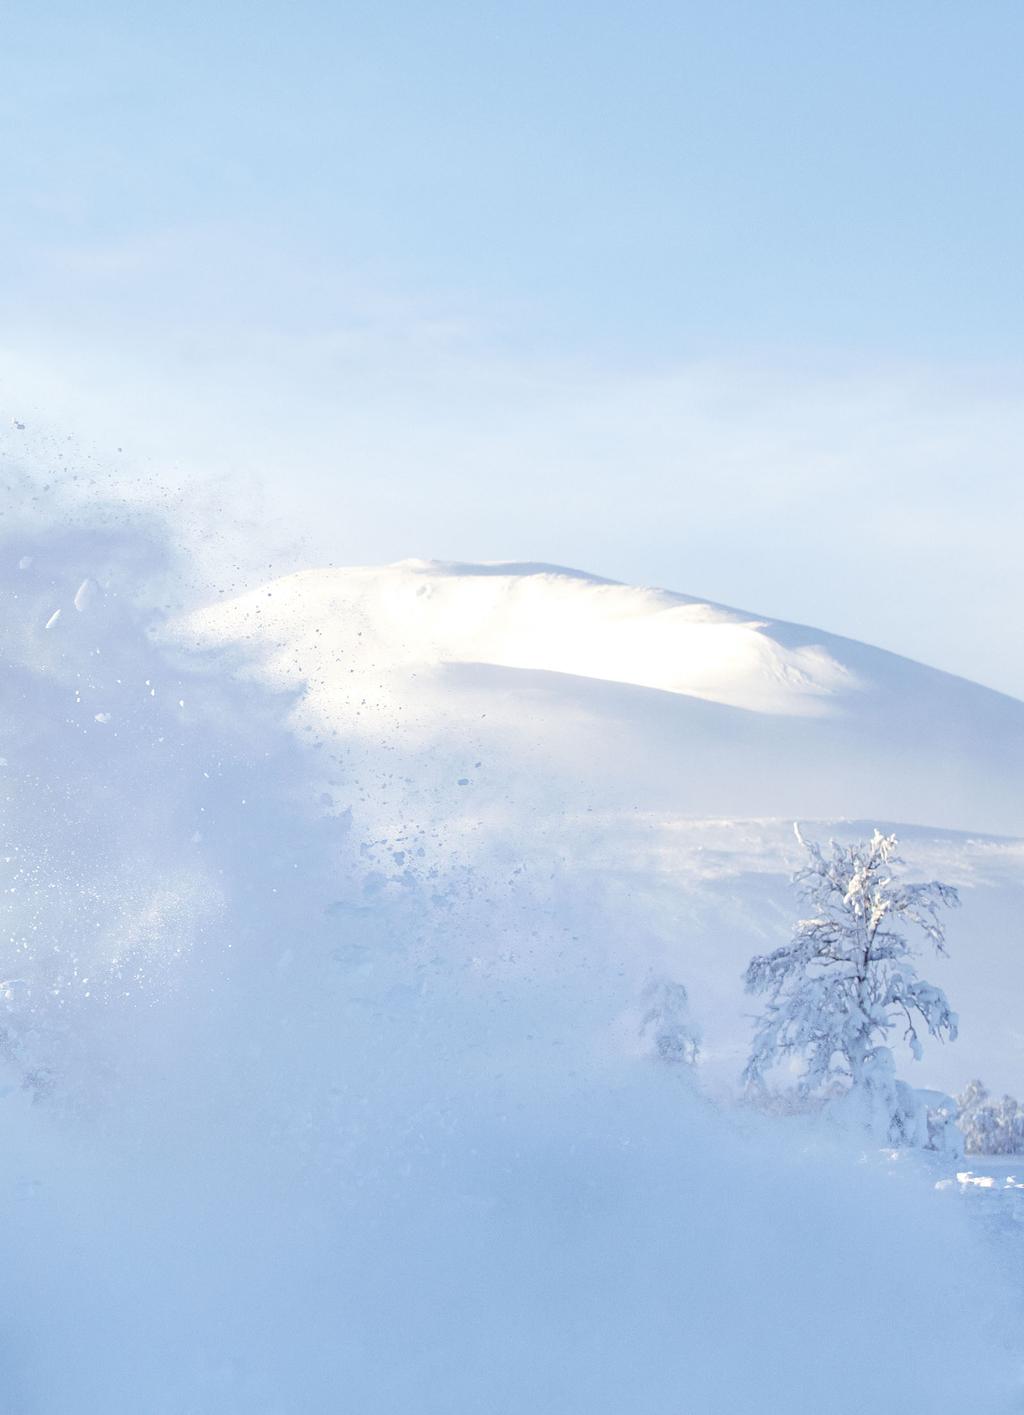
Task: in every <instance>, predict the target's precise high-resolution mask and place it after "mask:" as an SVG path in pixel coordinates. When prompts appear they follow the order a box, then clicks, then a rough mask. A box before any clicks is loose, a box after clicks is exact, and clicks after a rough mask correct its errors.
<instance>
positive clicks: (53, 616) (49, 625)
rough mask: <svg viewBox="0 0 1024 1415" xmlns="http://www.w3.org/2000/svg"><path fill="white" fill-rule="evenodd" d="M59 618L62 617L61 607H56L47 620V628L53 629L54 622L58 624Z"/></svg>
mask: <svg viewBox="0 0 1024 1415" xmlns="http://www.w3.org/2000/svg"><path fill="white" fill-rule="evenodd" d="M59 618H60V610H59V609H55V610H54V611H53V613H52V614H51V615H50V617H49V619H47V621H46V628H47V629H52V628H53V626H54V624H56V622H57V620H58V619H59Z"/></svg>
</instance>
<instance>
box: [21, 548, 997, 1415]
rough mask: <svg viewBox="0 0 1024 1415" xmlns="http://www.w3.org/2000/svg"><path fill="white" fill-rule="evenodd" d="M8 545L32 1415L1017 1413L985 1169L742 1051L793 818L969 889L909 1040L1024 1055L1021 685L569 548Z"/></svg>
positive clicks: (748, 1041)
mask: <svg viewBox="0 0 1024 1415" xmlns="http://www.w3.org/2000/svg"><path fill="white" fill-rule="evenodd" d="M0 551H2V555H0V591H2V593H3V595H4V603H5V614H4V618H3V625H2V639H0V643H2V651H3V662H4V684H5V692H4V695H3V698H2V701H0V730H2V737H3V740H2V745H0V755H2V757H3V764H2V766H0V771H2V773H3V775H2V778H0V780H2V785H3V796H2V801H3V807H2V809H3V816H2V821H3V830H4V837H5V848H4V850H3V852H2V855H3V859H2V865H0V868H2V883H3V888H4V891H5V893H4V899H5V929H4V936H5V942H4V945H3V948H4V952H3V964H2V969H0V975H2V979H3V988H2V991H0V1009H2V1013H0V1024H2V1025H0V1062H2V1065H3V1067H4V1071H3V1086H4V1090H3V1095H2V1097H0V1107H2V1110H3V1116H4V1124H5V1144H4V1147H3V1155H2V1159H0V1203H2V1204H3V1216H4V1225H3V1231H4V1233H5V1235H6V1236H5V1239H4V1246H3V1249H2V1252H3V1256H4V1265H5V1273H6V1275H7V1281H6V1283H5V1291H6V1294H7V1296H6V1298H5V1300H4V1302H3V1303H2V1304H0V1326H2V1329H3V1331H4V1339H5V1344H6V1346H5V1349H6V1350H7V1352H8V1353H9V1354H8V1359H7V1360H6V1361H5V1373H4V1376H3V1377H2V1378H0V1385H2V1389H3V1400H2V1401H0V1404H2V1407H3V1409H4V1410H5V1411H8V1410H9V1411H10V1412H11V1415H67V1412H70V1411H74V1412H75V1415H99V1412H101V1411H102V1412H103V1415H122V1412H123V1415H136V1412H137V1411H139V1410H145V1411H147V1412H149V1411H152V1412H154V1415H162V1412H166V1415H183V1412H185V1411H190V1412H196V1415H271V1412H276V1413H277V1415H328V1412H330V1415H334V1412H336V1411H337V1410H339V1409H341V1408H345V1409H347V1408H350V1407H351V1408H352V1409H354V1410H359V1411H360V1412H366V1415H432V1413H433V1412H436V1415H478V1412H480V1411H488V1412H494V1415H565V1412H567V1411H574V1410H585V1411H587V1412H588V1415H623V1413H624V1412H628V1411H638V1412H639V1411H647V1410H653V1409H661V1408H670V1409H681V1410H687V1411H694V1412H700V1415H736V1412H748V1411H749V1412H751V1415H783V1412H785V1415H804V1412H807V1415H810V1412H812V1411H813V1412H815V1413H817V1412H819V1411H820V1410H822V1409H828V1410H829V1411H830V1412H834V1415H855V1412H859V1411H861V1410H863V1409H865V1408H876V1407H877V1408H882V1407H883V1406H884V1407H885V1408H889V1407H892V1408H897V1407H898V1408H901V1409H921V1410H923V1409H927V1410H929V1411H930V1412H932V1411H934V1412H937V1415H943V1412H953V1411H959V1410H962V1409H963V1408H965V1406H966V1405H967V1403H968V1402H971V1403H977V1401H978V1399H979V1398H981V1399H983V1400H984V1402H985V1403H986V1409H1007V1410H1008V1409H1010V1408H1012V1405H1011V1401H1012V1399H1014V1398H1017V1396H1016V1394H1015V1392H1016V1387H1015V1385H1014V1382H1015V1380H1016V1373H1017V1366H1016V1359H1017V1357H1016V1352H1017V1347H1016V1345H1015V1342H1016V1337H1015V1336H1014V1333H1013V1328H1014V1326H1015V1325H1016V1323H1015V1322H1014V1321H1012V1320H1010V1318H1009V1317H1008V1316H1007V1314H1008V1313H1012V1312H1014V1311H1015V1310H1018V1309H1019V1300H1020V1294H1019V1293H1018V1292H1017V1290H1016V1285H1015V1280H1014V1279H1012V1278H1011V1277H1010V1276H1009V1275H1008V1274H1007V1273H1006V1271H1005V1270H1004V1268H1003V1267H1002V1265H1001V1263H1000V1261H999V1259H998V1257H997V1255H996V1252H995V1250H994V1248H993V1247H992V1246H990V1239H989V1237H988V1236H987V1235H988V1230H987V1228H986V1227H985V1225H984V1224H979V1223H976V1222H975V1221H974V1219H973V1217H972V1215H971V1214H970V1213H968V1212H967V1210H966V1208H965V1206H964V1204H963V1203H962V1202H961V1200H960V1198H959V1197H958V1195H957V1193H956V1192H955V1191H954V1189H953V1188H951V1187H950V1184H949V1183H947V1181H950V1183H951V1182H952V1180H951V1175H949V1174H946V1173H945V1172H944V1171H943V1172H942V1173H941V1174H938V1175H936V1173H935V1172H934V1170H933V1169H929V1168H928V1166H927V1165H926V1164H923V1163H922V1164H918V1162H917V1161H916V1160H915V1159H913V1158H912V1157H910V1158H908V1157H906V1156H904V1157H903V1158H896V1157H894V1156H895V1154H896V1151H895V1150H894V1152H893V1156H889V1155H888V1154H886V1155H879V1154H877V1153H875V1152H874V1151H873V1150H871V1148H870V1146H869V1147H868V1148H867V1149H865V1144H864V1141H863V1139H858V1138H857V1135H856V1132H847V1131H844V1130H843V1129H842V1127H840V1126H830V1125H825V1124H824V1123H819V1122H818V1120H817V1119H816V1117H815V1115H813V1114H799V1115H795V1116H790V1117H788V1118H782V1117H780V1116H778V1115H774V1116H773V1115H767V1114H765V1113H764V1111H763V1110H762V1109H758V1108H757V1107H754V1106H751V1105H749V1104H746V1103H744V1091H743V1080H742V1075H743V1070H744V1066H745V1065H746V1064H747V1062H748V1060H749V1058H750V1055H751V1047H752V1045H753V1043H754V1039H755V1021H754V1017H753V1016H752V1014H753V1013H754V1012H755V1011H756V1010H757V1005H756V1001H755V1000H754V999H752V997H751V996H750V995H748V994H747V993H745V991H744V982H745V977H746V978H748V979H749V974H748V969H749V968H750V967H751V966H752V964H751V960H752V959H755V960H761V961H762V962H763V961H764V960H766V959H770V958H771V957H772V956H773V951H774V950H777V949H779V948H782V947H784V946H785V944H786V940H787V939H790V938H791V937H792V936H793V929H794V921H795V920H796V919H797V917H798V914H799V910H800V907H801V905H800V902H799V901H798V899H797V898H796V896H795V895H794V893H793V891H792V889H791V886H790V876H791V874H792V872H793V870H794V869H796V868H797V867H798V866H800V864H801V863H803V857H802V852H801V848H800V845H799V842H798V841H797V840H796V839H795V838H794V835H793V829H792V824H793V821H794V820H799V821H800V822H802V823H803V824H802V828H803V830H804V831H805V833H806V834H807V838H808V839H811V840H824V839H826V838H827V837H828V836H829V835H835V836H836V837H837V838H838V839H839V840H840V841H844V840H858V839H871V838H872V832H873V830H874V829H875V827H876V826H878V827H883V828H885V829H888V828H889V827H894V828H896V829H897V833H898V834H899V836H900V842H901V852H902V854H903V855H904V857H905V859H906V862H907V863H906V870H907V872H908V874H907V877H908V879H909V880H910V881H911V883H910V884H909V885H908V886H907V888H906V891H905V892H904V894H903V895H899V896H897V895H893V898H902V899H907V900H911V901H920V900H921V899H923V898H924V897H925V896H924V895H923V894H920V893H915V892H914V891H915V888H916V886H915V885H914V884H913V881H917V880H941V881H944V882H945V886H944V887H948V888H949V890H950V891H953V890H956V891H958V893H959V896H960V899H961V901H962V907H961V908H960V909H959V910H958V911H957V912H956V914H955V915H951V917H950V919H949V920H948V921H947V925H946V929H947V941H948V957H942V956H940V957H938V958H935V959H932V958H929V960H928V966H927V973H926V976H927V979H928V984H927V986H928V987H929V988H931V989H932V991H931V992H929V993H925V992H923V991H918V992H916V993H914V992H913V991H912V987H913V986H916V984H913V980H912V979H910V976H909V974H907V973H900V972H899V970H900V969H901V968H903V967H904V963H905V960H906V957H907V956H908V955H906V954H905V953H902V952H901V951H900V950H899V948H897V947H896V946H895V945H892V946H891V949H890V952H889V953H888V954H887V955H886V960H885V962H886V967H887V969H888V971H887V972H886V987H887V989H888V991H887V992H886V995H885V996H886V999H888V1002H887V1003H886V1005H890V1004H893V1003H894V1002H895V1003H899V1002H901V1000H902V1001H906V1000H907V999H908V998H911V999H916V1003H915V1005H918V1006H919V1008H920V1015H921V1016H922V1017H924V1018H925V1022H926V1024H927V1025H926V1026H924V1027H923V1028H922V1035H923V1034H924V1033H926V1032H928V1031H931V1032H932V1033H933V1036H932V1037H931V1038H929V1039H928V1042H927V1045H926V1046H925V1047H924V1054H923V1058H922V1060H920V1061H915V1060H914V1058H913V1055H912V1050H913V1048H912V1047H909V1046H907V1045H905V1044H904V1043H903V1042H902V1041H900V1040H899V1039H898V1038H897V1039H895V1040H894V1042H893V1050H892V1064H893V1065H894V1066H896V1067H897V1068H898V1071H899V1073H900V1075H901V1076H903V1077H905V1078H906V1079H907V1080H909V1081H912V1082H913V1083H914V1085H916V1086H920V1087H932V1088H935V1089H936V1090H938V1091H951V1090H957V1089H961V1088H962V1087H963V1086H964V1085H966V1083H967V1081H968V1080H970V1078H972V1077H973V1076H975V1075H983V1076H984V1077H985V1078H986V1080H987V1081H988V1082H989V1083H990V1084H992V1085H994V1086H996V1087H999V1088H1004V1089H1008V1090H1014V1088H1019V1087H1020V1084H1021V1073H1022V1071H1024V1043H1022V1042H1021V1039H1020V1033H1019V1024H1018V1020H1017V1015H1016V998H1017V997H1018V996H1019V995H1020V990H1021V982H1022V981H1024V980H1022V978H1021V975H1020V969H1021V966H1022V965H1021V964H1020V963H1019V962H1018V961H1017V958H1018V950H1017V949H1016V936H1015V928H1016V920H1017V919H1019V917H1020V912H1021V904H1022V902H1024V894H1022V890H1024V842H1022V840H1021V839H1020V838H1018V837H1020V836H1024V804H1022V802H1024V792H1022V790H1021V788H1022V786H1024V704H1022V703H1018V702H1017V701H1015V700H1012V699H1009V698H1006V697H1003V696H1001V695H999V694H997V693H994V692H991V691H989V690H987V689H984V688H981V687H978V686H977V685H974V684H971V683H967V682H965V681H963V680H961V679H957V678H954V677H951V676H949V675H947V674H943V673H941V672H938V671H936V670H933V669H929V668H926V667H923V666H921V665H918V664H915V663H911V662H909V661H907V660H904V659H900V658H898V657H895V656H894V655H892V654H888V653H885V652H882V651H880V650H876V649H872V648H869V647H867V646H865V645H861V644H855V643H852V642H849V641H847V640H843V639H840V638H836V637H834V636H831V635H829V634H827V633H823V632H818V631H816V630H813V629H808V628H803V627H797V626H793V625H786V624H780V623H776V622H773V621H771V620H769V619H765V618H763V617H760V616H758V615H755V614H747V613H743V612H740V611H737V610H732V609H727V608H723V607H721V606H717V605H712V604H707V603H704V602H702V601H699V600H695V599H691V598H687V597H685V596H683V595H678V594H674V593H669V592H667V591H663V590H651V589H643V588H633V587H630V586H624V585H618V584H613V583H610V582H608V581H605V580H601V579H599V578H596V577H593V576H589V575H585V574H581V573H578V572H573V571H568V570H561V569H557V568H554V567H550V566H538V565H483V566H472V565H445V564H437V563H434V562H426V561H423V562H421V561H416V562H404V563H402V564H399V565H394V566H386V567H381V568H360V569H345V570H310V571H306V572H303V573H300V574H295V575H291V576H288V577H285V578H283V579H277V580H274V581H272V582H270V583H268V584H265V585H262V586H259V587H257V588H253V589H251V590H249V591H247V592H246V593H244V594H242V595H240V596H237V597H231V596H218V595H216V594H211V595H209V596H208V601H207V603H206V604H205V605H203V606H200V607H195V608H191V609H190V610H188V611H187V612H185V611H183V610H181V609H179V608H174V609H170V610H169V609H167V608H166V607H165V606H166V605H168V604H171V603H173V599H174V596H173V593H172V592H171V591H169V590H168V588H167V587H168V584H172V583H173V580H174V576H175V575H176V574H178V573H179V569H178V567H177V566H176V564H175V561H174V558H173V556H172V555H171V554H170V552H169V550H168V542H167V538H166V537H165V536H164V534H163V533H162V532H161V531H160V529H159V528H158V527H157V528H155V529H154V528H153V527H151V526H148V525H145V526H143V527H142V528H139V527H138V526H129V527H127V528H125V527H124V526H121V525H118V524H114V525H113V526H112V525H111V524H110V523H109V522H103V521H100V522H98V523H97V524H95V525H89V524H87V523H86V524H82V525H79V526H78V527H70V528H69V527H68V526H61V527H60V528H58V529H54V528H47V527H46V526H38V525H37V526H36V527H35V528H34V529H31V530H26V529H24V528H22V529H20V530H15V531H12V532H8V533H7V535H6V536H5V537H4V539H3V543H2V544H0ZM877 838H878V839H880V840H882V841H883V843H884V842H885V841H887V840H888V836H879V837H877ZM839 848H840V854H839V856H837V858H842V851H841V847H839ZM886 848H887V849H888V846H886ZM888 858H889V857H888V856H886V857H885V859H884V860H883V863H886V862H887V861H888ZM943 897H944V896H943ZM949 898H952V893H950V895H949ZM798 936H799V934H798ZM947 994H948V997H949V999H950V1003H951V1005H952V1006H953V1007H955V1009H956V1011H957V1013H958V1014H959V1018H958V1030H959V1036H958V1037H957V1039H956V1040H955V1041H954V1040H952V1037H953V1035H954V1032H955V1030H956V1028H954V1027H953V1026H952V1025H951V1023H950V1018H951V1017H952V1013H951V1012H950V1011H949V1009H948V1008H947V1009H946V1011H945V1012H943V1011H942V1008H941V1007H940V1005H939V1002H938V1001H937V1000H936V999H938V998H941V999H942V1002H943V1004H944V1003H945V996H946V995H947ZM778 996H780V997H781V996H783V994H782V993H779V994H778ZM933 1023H934V1026H933V1025H932V1024H933ZM873 1025H874V1024H873ZM764 1035H766V1034H764V1033H763V1032H762V1036H764ZM943 1039H945V1040H943ZM769 1040H770V1038H769ZM876 1050H877V1048H876ZM876 1060H877V1058H876ZM979 1094H980V1092H979ZM937 1185H938V1186H939V1187H937ZM944 1185H945V1186H946V1187H942V1186H944ZM1014 1241H1016V1240H1014ZM851 1273H855V1274H857V1279H856V1281H853V1282H851V1281H850V1278H849V1275H850V1274H851ZM837 1275H839V1276H837ZM953 1275H955V1277H954V1276H953ZM766 1293H770V1299H769V1298H766V1296H765V1294H766ZM850 1330H855V1331H857V1332H861V1333H862V1332H864V1331H865V1330H869V1331H870V1332H871V1350H870V1359H865V1355H864V1350H863V1344H862V1342H861V1340H860V1339H859V1338H858V1340H856V1341H849V1340H846V1339H844V1338H843V1337H842V1335H841V1333H842V1332H844V1331H845V1332H848V1331H850ZM823 1331H824V1332H835V1333H836V1336H835V1339H834V1340H822V1338H821V1333H822V1332H823Z"/></svg>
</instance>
